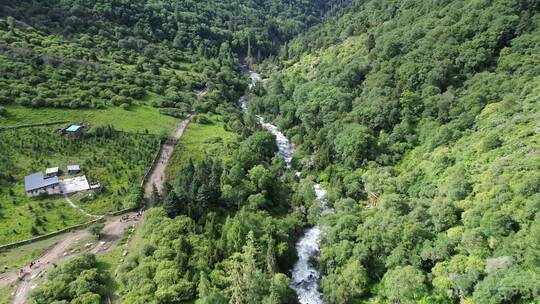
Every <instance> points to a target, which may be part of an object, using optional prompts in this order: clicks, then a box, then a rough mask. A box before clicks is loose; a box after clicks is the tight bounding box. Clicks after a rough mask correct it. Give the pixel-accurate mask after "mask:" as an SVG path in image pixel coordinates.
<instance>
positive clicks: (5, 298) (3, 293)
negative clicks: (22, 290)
mask: <svg viewBox="0 0 540 304" xmlns="http://www.w3.org/2000/svg"><path fill="white" fill-rule="evenodd" d="M10 300H11V288H0V304H8V303H11V301H10Z"/></svg>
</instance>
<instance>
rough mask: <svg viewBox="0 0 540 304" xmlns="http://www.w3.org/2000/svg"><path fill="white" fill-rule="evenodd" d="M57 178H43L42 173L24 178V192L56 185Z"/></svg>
mask: <svg viewBox="0 0 540 304" xmlns="http://www.w3.org/2000/svg"><path fill="white" fill-rule="evenodd" d="M59 182H60V181H59V180H58V177H56V176H55V177H51V178H43V173H41V172H38V173H34V174H30V175H27V176H25V177H24V190H26V191H27V192H28V191H32V190H36V189H40V188H44V187H47V186H51V185H55V184H58V183H59Z"/></svg>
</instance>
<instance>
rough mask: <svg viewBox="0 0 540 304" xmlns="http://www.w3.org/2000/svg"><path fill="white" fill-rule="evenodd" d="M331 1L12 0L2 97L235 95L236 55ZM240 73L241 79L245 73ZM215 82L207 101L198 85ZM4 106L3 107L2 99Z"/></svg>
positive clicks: (180, 103)
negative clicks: (200, 92) (195, 92)
mask: <svg viewBox="0 0 540 304" xmlns="http://www.w3.org/2000/svg"><path fill="white" fill-rule="evenodd" d="M333 5H334V3H333V1H292V2H290V3H282V2H281V1H260V2H256V1H248V2H244V1H230V2H227V3H222V2H221V1H214V0H209V1H146V0H137V1H127V2H126V1H99V0H98V1H58V0H50V1H7V2H3V3H2V4H0V17H3V19H0V37H1V39H0V41H2V43H1V44H0V50H1V53H0V67H1V78H0V84H1V86H0V104H2V103H13V102H15V103H17V104H21V105H25V106H32V107H42V106H54V107H69V108H80V107H83V108H103V107H106V106H109V105H114V106H122V107H123V108H126V109H128V108H129V107H130V106H131V105H132V104H134V103H137V102H145V101H150V103H151V104H152V105H154V106H158V107H163V108H167V109H165V110H163V113H165V114H172V115H175V116H180V115H182V113H185V112H187V111H189V110H190V109H192V108H193V107H194V106H195V107H198V108H202V109H203V110H207V109H208V108H212V107H213V106H214V107H215V105H216V104H217V103H218V102H222V101H223V100H227V101H235V100H236V99H237V98H238V95H237V92H239V91H241V89H242V87H241V85H243V84H244V82H243V81H241V80H242V79H243V76H242V74H241V69H240V65H239V64H238V60H237V59H238V57H239V56H240V57H247V60H248V61H253V60H257V59H262V58H264V57H266V56H269V55H272V52H275V51H276V50H277V49H278V48H279V46H280V45H281V44H283V43H285V42H286V41H287V40H288V39H290V38H291V37H293V36H294V35H295V34H297V33H299V32H301V31H302V30H304V29H305V28H307V27H308V26H310V25H312V24H314V23H315V22H317V21H318V20H321V19H322V18H323V16H324V15H325V13H327V12H328V11H329V10H331V9H332V7H333ZM239 80H240V81H239ZM205 87H212V88H213V90H212V94H209V95H208V96H207V97H206V98H205V100H202V101H201V102H200V103H201V105H193V97H194V91H196V90H203V89H204V88H205ZM3 111H6V109H5V108H4V110H3Z"/></svg>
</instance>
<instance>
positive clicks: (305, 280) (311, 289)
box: [239, 71, 332, 304]
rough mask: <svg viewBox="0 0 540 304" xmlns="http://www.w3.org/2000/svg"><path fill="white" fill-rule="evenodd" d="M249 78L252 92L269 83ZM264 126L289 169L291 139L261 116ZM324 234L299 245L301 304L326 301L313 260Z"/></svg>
mask: <svg viewBox="0 0 540 304" xmlns="http://www.w3.org/2000/svg"><path fill="white" fill-rule="evenodd" d="M249 76H250V78H251V83H250V84H249V88H250V89H252V88H253V87H254V86H255V85H256V83H257V82H261V81H262V82H264V81H266V80H265V79H261V77H260V75H259V74H257V73H255V72H253V71H250V72H249ZM239 102H240V107H241V108H242V110H243V111H244V112H247V110H248V104H247V100H246V97H245V96H242V97H240V100H239ZM257 119H258V120H259V123H260V124H261V126H262V127H263V128H264V129H266V130H268V131H270V132H271V133H272V134H274V136H275V137H276V143H277V146H278V153H277V154H278V155H279V156H281V157H283V159H284V160H285V163H286V164H287V168H290V167H291V160H292V154H293V152H294V151H293V148H292V145H291V143H290V141H289V139H288V138H287V137H286V136H285V135H284V134H283V133H282V132H281V131H279V129H278V127H276V126H274V125H273V124H270V123H267V122H265V121H264V119H263V118H262V117H261V116H257ZM296 175H297V176H299V177H300V175H301V174H300V172H298V171H297V172H296ZM313 190H314V191H315V197H316V199H317V201H318V202H319V203H320V204H321V207H322V210H323V213H327V212H331V211H332V209H331V208H329V207H328V206H327V203H326V190H324V189H323V188H322V187H321V185H320V184H314V185H313ZM321 234H322V227H321V226H320V225H315V226H313V227H311V228H309V229H307V230H306V231H305V232H304V235H303V236H302V237H301V238H300V239H299V240H298V242H297V243H296V251H297V253H298V261H297V262H296V263H295V264H294V266H293V269H292V270H291V273H292V280H291V288H292V289H294V291H295V292H296V294H297V295H298V301H299V302H300V303H301V304H323V297H322V294H321V292H319V283H320V280H321V273H320V272H319V271H317V269H316V268H315V267H314V266H313V265H312V264H311V260H312V258H314V257H318V255H319V248H320V239H321Z"/></svg>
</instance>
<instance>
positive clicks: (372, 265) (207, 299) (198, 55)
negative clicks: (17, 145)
mask: <svg viewBox="0 0 540 304" xmlns="http://www.w3.org/2000/svg"><path fill="white" fill-rule="evenodd" d="M248 69H249V70H255V71H257V72H258V73H260V74H261V75H262V76H263V78H265V79H264V80H263V81H258V82H254V83H253V84H254V85H253V86H248V84H249V79H248V77H247V73H246V72H247V70H248ZM0 71H1V75H0V132H1V131H2V130H1V127H2V124H1V123H2V119H6V120H7V121H9V120H10V119H11V120H14V117H19V116H16V115H19V114H14V113H21V112H24V113H30V112H32V113H33V112H34V111H35V112H37V113H40V112H39V111H49V110H50V109H52V108H54V109H59V110H61V111H67V110H69V109H71V110H73V109H75V110H77V111H83V110H85V111H86V110H88V111H111V109H113V108H119V111H122V110H125V111H123V112H122V113H125V114H121V115H118V116H111V118H110V119H111V121H113V120H116V119H121V117H122V116H129V115H134V114H133V112H132V111H134V110H135V109H140V108H144V109H146V107H150V108H152V109H153V110H155V111H157V112H159V113H160V114H161V115H164V116H163V117H167V116H173V117H175V118H188V119H191V125H190V126H193V128H192V129H189V127H188V129H187V131H186V135H184V136H188V137H189V138H190V140H192V141H190V143H196V145H198V146H197V147H195V148H194V149H193V150H189V149H188V150H186V149H185V148H182V151H183V152H189V151H195V152H193V153H192V154H189V155H180V156H174V155H173V159H175V163H174V166H173V165H169V167H168V168H167V170H168V174H169V175H170V176H168V178H167V180H166V181H165V182H164V186H163V191H162V192H161V193H159V192H158V191H157V190H156V191H155V193H153V195H152V197H151V199H150V200H151V201H150V202H147V203H148V206H154V207H153V208H149V209H148V210H146V211H145V212H144V216H143V219H142V223H141V224H140V227H138V228H137V229H136V232H134V236H133V238H132V239H131V240H129V239H128V241H126V242H129V243H127V244H128V245H126V247H125V248H126V251H125V252H122V251H118V253H117V256H116V257H115V256H114V255H113V257H114V260H115V261H114V262H112V263H111V262H109V260H113V258H109V260H107V263H110V264H112V265H113V266H114V269H112V270H111V269H109V270H107V269H106V268H107V267H110V266H107V267H106V266H105V265H106V263H104V260H103V259H102V258H101V257H96V256H94V255H91V254H81V255H79V256H76V257H74V258H72V259H69V260H68V261H67V262H64V263H62V264H60V265H58V267H56V265H55V267H54V269H52V270H51V271H49V272H48V273H46V274H45V278H44V279H43V281H42V282H41V283H40V284H39V286H38V287H37V288H36V289H35V290H34V291H33V292H32V295H31V300H30V301H31V302H29V303H38V304H42V303H43V304H49V303H55V304H67V303H73V304H75V303H80V304H83V303H95V304H99V303H108V301H111V299H112V301H113V302H115V303H130V304H131V303H141V304H142V303H198V304H203V303H208V304H210V303H212V304H213V303H234V304H248V303H249V304H251V303H253V304H255V303H264V304H277V303H301V304H317V303H328V304H334V303H336V304H338V303H339V304H349V303H350V304H353V303H354V304H356V303H393V304H398V303H443V304H450V303H467V304H484V303H485V304H496V303H501V304H503V303H537V302H538V301H540V125H539V121H540V3H538V2H537V1H534V0H467V1H453V0H446V1H442V0H434V1H407V0H395V1H386V0H385V1H380V0H352V1H345V0H333V1H318V0H308V1H298V0H291V1H278V0H268V1H251V0H250V1H239V0H231V1H217V0H204V1H189V0H171V1H163V0H133V1H121V0H114V1H104V0H90V1H75V0H47V1H26V0H25V1H11V0H7V1H4V2H2V3H0ZM240 96H245V100H247V101H248V103H247V104H248V105H249V106H248V109H247V111H246V112H244V111H242V108H241V107H240V105H239V101H238V100H239V98H240ZM145 111H146V110H145ZM111 113H112V112H111ZM114 113H117V112H114ZM115 115H117V114H115ZM263 120H264V121H266V122H271V123H273V124H275V125H276V126H277V127H278V128H279V130H281V131H282V132H283V133H284V134H285V135H286V137H287V138H289V139H290V141H291V143H292V147H294V154H293V156H292V161H291V166H289V163H288V162H287V160H285V159H284V158H283V157H282V156H283V155H279V154H278V153H277V152H278V145H277V144H276V136H275V135H274V134H273V133H271V132H268V131H267V130H265V128H263V127H262V126H261V121H263ZM24 122H25V123H28V122H31V121H28V122H27V121H24ZM155 123H156V122H155V121H150V120H149V121H144V120H140V121H137V125H138V126H140V128H141V129H144V128H149V127H151V126H152V125H153V124H155ZM205 130H206V131H205ZM216 130H219V131H216ZM9 132H16V131H13V130H10V131H9ZM41 132H42V133H40V132H34V133H35V134H44V133H43V131H41ZM190 132H192V133H190ZM146 133H148V131H147V132H146ZM3 134H11V133H8V132H3V133H0V136H2V135H3ZM145 136H146V135H145ZM152 136H153V135H152ZM164 136H165V135H163V134H161V137H164ZM14 138H16V137H15V136H14ZM156 138H157V137H156ZM95 140H96V141H98V142H100V143H101V142H102V140H101V139H99V138H96V139H95ZM155 140H157V139H148V141H149V142H153V141H155ZM197 140H198V141H197ZM186 142H188V141H185V142H182V141H180V142H179V143H178V144H177V146H178V145H182V144H183V143H186ZM0 146H1V147H3V149H4V146H5V149H10V148H9V147H7V145H4V146H2V145H0ZM192 148H193V147H192ZM280 152H281V151H280ZM142 153H143V152H141V154H142ZM5 155H13V153H11V154H8V153H6V154H5ZM145 155H146V156H145V157H146V158H149V156H148V155H150V154H149V153H148V152H147V153H146V154H145ZM140 158H141V159H142V158H143V156H140ZM8 163H10V159H9V157H8V156H5V157H3V156H2V155H0V165H5V164H8ZM4 167H5V168H11V167H8V166H7V165H5V166H0V168H4ZM138 170H140V168H139V169H138ZM4 171H7V169H6V170H4ZM14 174H15V173H14ZM12 175H13V174H6V173H4V172H0V185H7V184H8V183H11V182H13V181H12V180H13V176H12ZM314 183H317V184H320V185H321V186H322V187H323V188H324V189H326V190H327V191H328V192H327V195H326V199H325V200H324V201H322V200H320V199H318V198H317V196H316V192H315V191H314V187H313V185H314ZM2 191H3V190H2V189H1V188H0V194H2V193H3V192H2ZM10 191H11V190H10ZM4 192H6V193H7V192H8V191H7V190H6V191H4ZM119 196H120V195H119ZM0 198H2V196H0ZM14 201H15V200H14ZM141 204H142V203H141ZM323 204H324V206H323ZM326 204H328V206H326ZM328 210H331V211H328ZM1 211H2V202H0V220H2V215H1ZM313 226H317V227H321V229H322V231H323V232H322V234H321V238H320V243H319V245H320V248H319V247H318V248H317V250H316V253H317V254H316V255H315V256H313V257H311V258H310V260H309V262H310V264H311V265H313V267H314V268H315V269H316V270H317V273H319V274H320V275H321V279H320V280H318V279H317V283H318V287H319V288H318V290H319V291H320V293H321V299H316V300H314V301H304V300H299V297H298V295H297V294H296V293H295V287H296V286H293V284H292V283H291V277H292V273H291V269H292V268H293V265H294V264H295V262H296V261H297V259H298V253H297V249H298V247H297V242H298V240H299V239H300V238H301V237H302V235H303V234H304V232H305V231H306V228H308V227H313ZM127 249H129V252H128V250H127ZM0 266H1V265H0ZM1 295H2V292H1V289H0V303H3V302H2V297H1Z"/></svg>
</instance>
